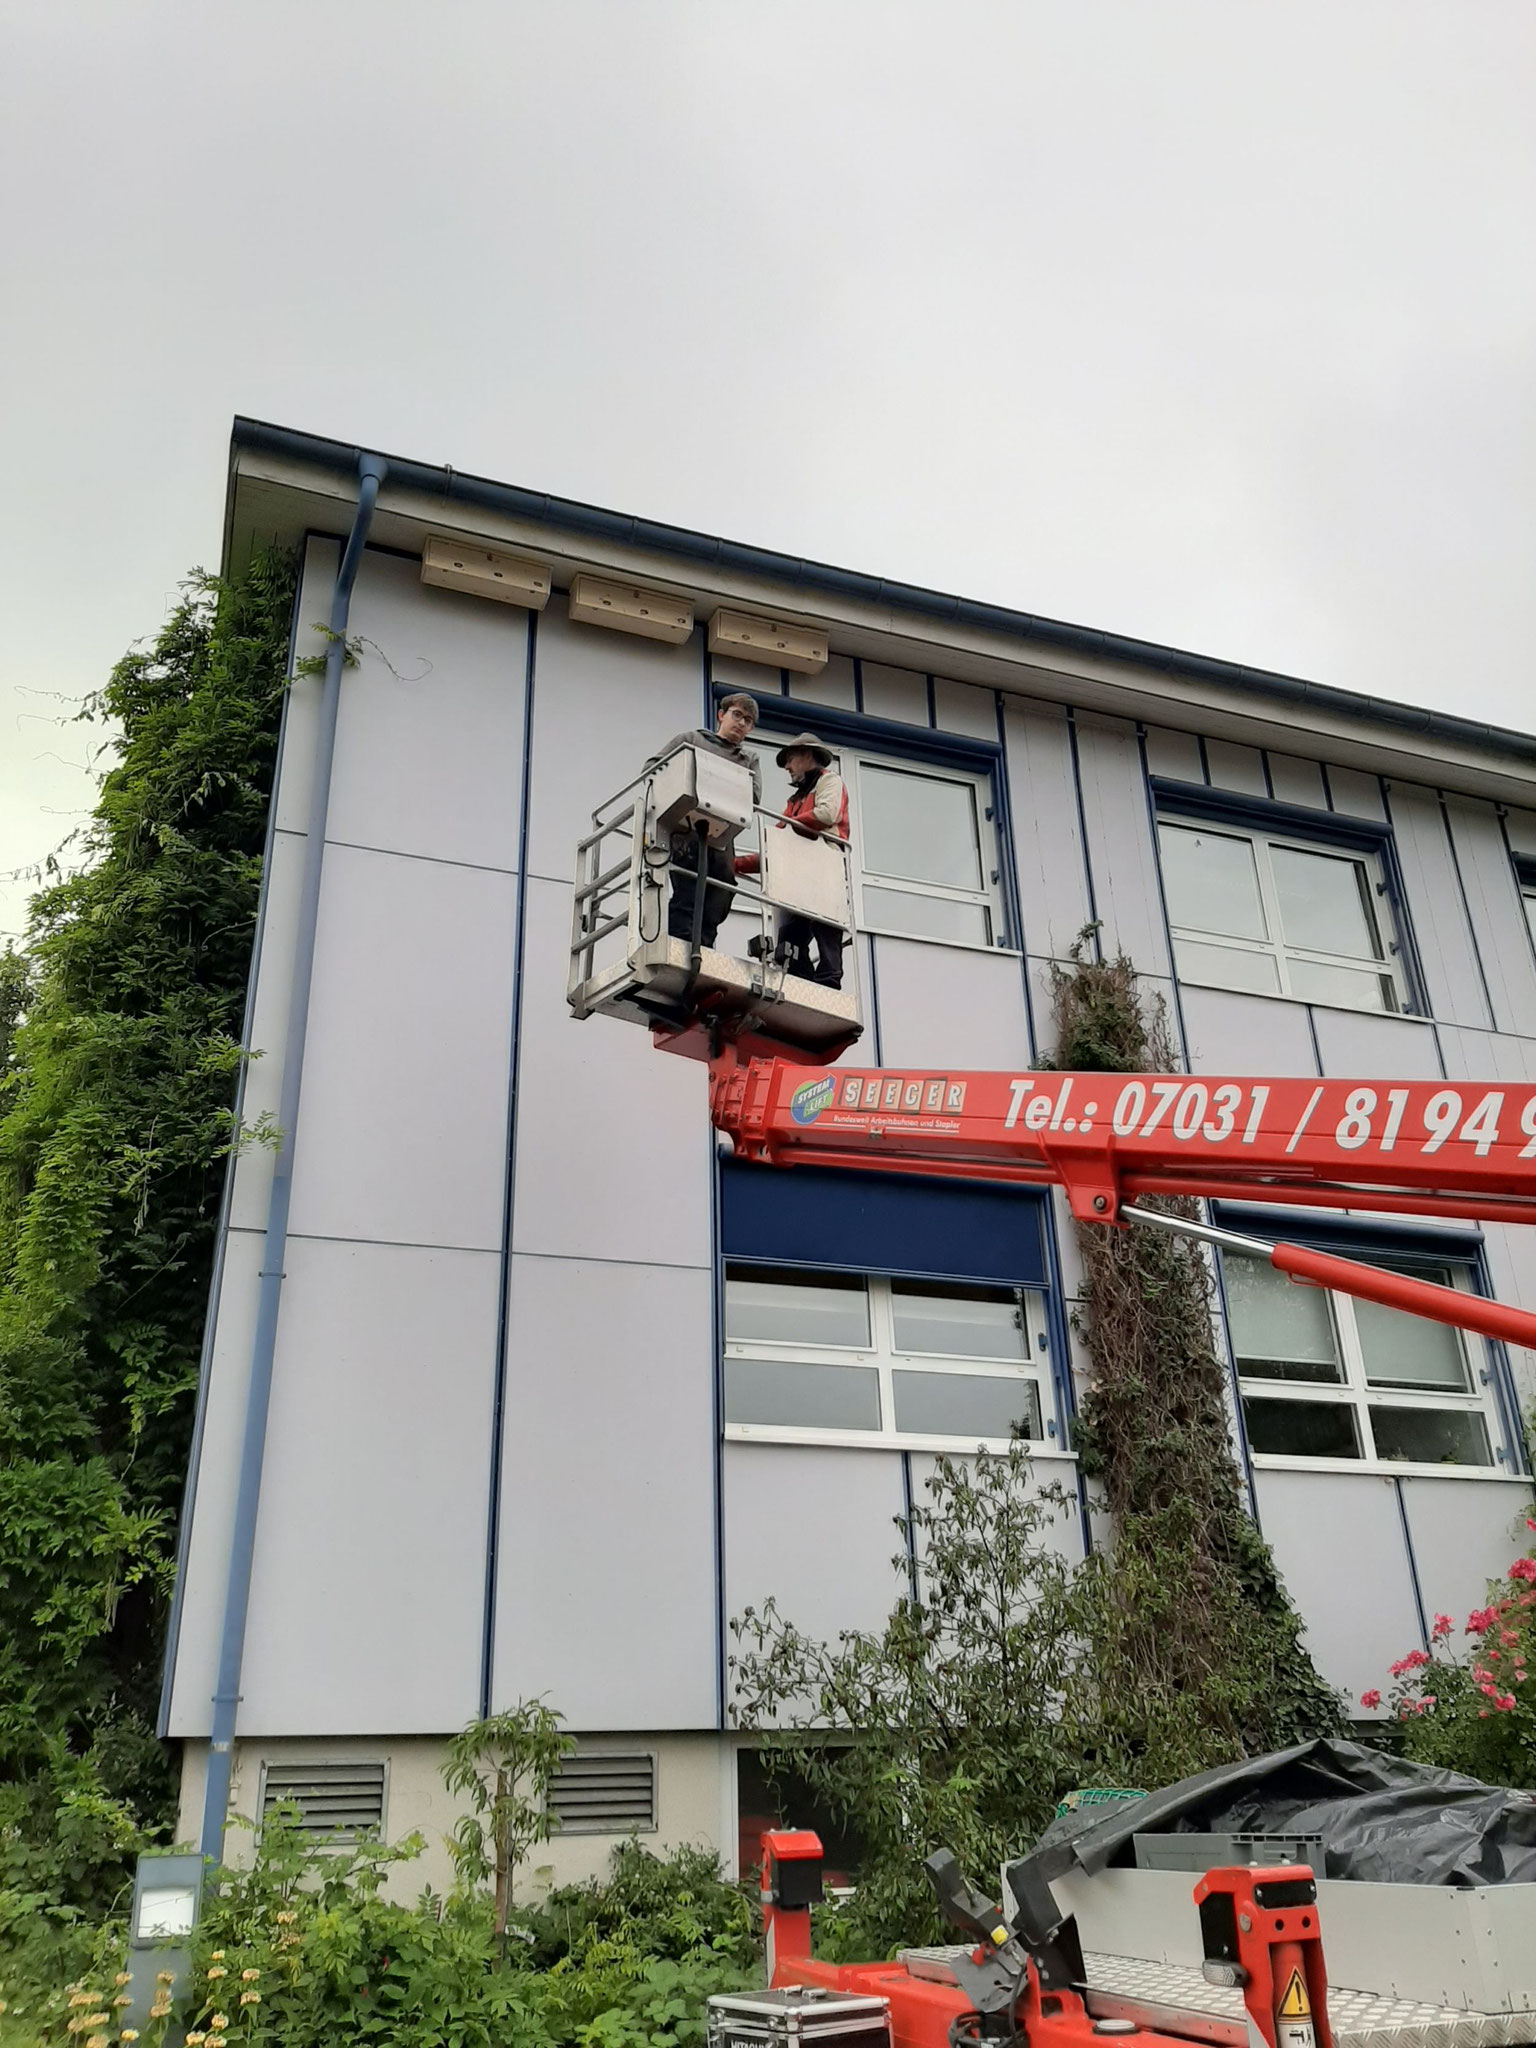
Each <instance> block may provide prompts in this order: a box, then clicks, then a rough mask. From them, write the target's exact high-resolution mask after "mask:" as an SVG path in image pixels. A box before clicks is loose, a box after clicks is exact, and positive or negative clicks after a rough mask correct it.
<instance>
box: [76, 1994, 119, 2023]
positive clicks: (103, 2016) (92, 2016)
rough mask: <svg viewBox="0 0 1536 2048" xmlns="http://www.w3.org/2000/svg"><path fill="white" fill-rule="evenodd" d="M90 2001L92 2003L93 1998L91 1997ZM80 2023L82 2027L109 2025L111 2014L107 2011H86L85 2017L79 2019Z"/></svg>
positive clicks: (93, 2002)
mask: <svg viewBox="0 0 1536 2048" xmlns="http://www.w3.org/2000/svg"><path fill="white" fill-rule="evenodd" d="M91 2003H92V2004H93V2005H94V2004H95V2000H94V1999H92V2001H91ZM80 2024H81V2026H82V2027H110V2026H111V2024H112V2015H111V2013H109V2012H93V2013H87V2015H86V2016H85V2018H84V2019H83V2020H81V2022H80Z"/></svg>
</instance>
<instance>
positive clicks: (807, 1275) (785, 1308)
mask: <svg viewBox="0 0 1536 2048" xmlns="http://www.w3.org/2000/svg"><path fill="white" fill-rule="evenodd" d="M1045 1365H1046V1345H1045V1323H1044V1316H1043V1312H1042V1308H1041V1302H1040V1297H1039V1296H1038V1295H1036V1294H1034V1293H1032V1292H1030V1291H1028V1290H1026V1289H1024V1288H1017V1287H996V1286H985V1285H982V1284H980V1283H976V1282H971V1281H959V1280H901V1279H893V1280H886V1279H878V1278H866V1277H865V1276H864V1275H863V1274H858V1273H811V1272H802V1271H799V1270H797V1269H794V1268H784V1267H774V1266H751V1265H737V1264H735V1263H732V1264H730V1265H728V1266H727V1267H726V1276H725V1420H726V1427H727V1432H728V1434H730V1435H732V1436H740V1437H764V1436H769V1437H775V1438H779V1439H782V1440H785V1441H791V1442H795V1441H809V1440H826V1439H832V1440H834V1441H837V1442H855V1443H869V1442H875V1441H880V1440H886V1441H890V1440H898V1439H899V1440H900V1441H902V1442H904V1443H910V1442H914V1441H919V1440H921V1441H924V1442H928V1441H933V1442H937V1443H939V1444H940V1445H941V1446H944V1447H951V1448H952V1447H954V1446H955V1445H964V1446H971V1447H974V1446H975V1445H977V1444H979V1443H1007V1442H1009V1441H1010V1440H1012V1439H1014V1438H1017V1437H1027V1438H1029V1439H1030V1440H1031V1441H1033V1442H1039V1441H1041V1439H1042V1438H1044V1437H1045V1436H1046V1435H1047V1434H1050V1435H1054V1434H1055V1431H1054V1425H1051V1426H1049V1427H1048V1425H1047V1423H1046V1422H1045V1420H1044V1419H1043V1418H1044V1416H1045V1415H1046V1413H1047V1412H1048V1405H1049V1404H1048V1395H1047V1390H1046V1388H1045V1386H1044V1383H1043V1376H1044V1372H1045Z"/></svg>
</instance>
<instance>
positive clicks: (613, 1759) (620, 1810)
mask: <svg viewBox="0 0 1536 2048" xmlns="http://www.w3.org/2000/svg"><path fill="white" fill-rule="evenodd" d="M549 1808H550V1811H551V1813H553V1814H555V1815H556V1816H557V1818H558V1819H559V1822H560V1828H561V1832H562V1833H564V1834H568V1835H627V1834H629V1833H631V1832H632V1831H635V1830H638V1831H639V1832H640V1833H642V1834H648V1833H650V1832H652V1831H653V1830H654V1828H655V1826H656V1759H655V1757H653V1756H568V1757H567V1758H566V1760H565V1762H564V1763H563V1764H562V1765H561V1766H560V1768H559V1770H558V1771H557V1772H556V1773H555V1775H554V1777H553V1778H552V1779H551V1780H550V1786H549Z"/></svg>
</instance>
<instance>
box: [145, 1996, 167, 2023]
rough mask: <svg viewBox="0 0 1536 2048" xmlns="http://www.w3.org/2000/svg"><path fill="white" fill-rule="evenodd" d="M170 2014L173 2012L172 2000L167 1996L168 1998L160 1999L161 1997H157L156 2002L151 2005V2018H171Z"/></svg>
mask: <svg viewBox="0 0 1536 2048" xmlns="http://www.w3.org/2000/svg"><path fill="white" fill-rule="evenodd" d="M170 2014H171V2001H170V2000H169V1999H168V1998H166V1999H159V1998H157V1999H156V2000H155V2002H154V2004H153V2005H152V2006H151V2007H150V2008H149V2016H150V2018H151V2019H152V2020H164V2019H169V2018H170Z"/></svg>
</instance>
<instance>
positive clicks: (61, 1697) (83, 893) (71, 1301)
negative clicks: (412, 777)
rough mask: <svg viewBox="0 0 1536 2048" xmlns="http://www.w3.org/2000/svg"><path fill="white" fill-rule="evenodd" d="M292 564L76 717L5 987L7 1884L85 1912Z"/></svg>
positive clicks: (249, 895) (213, 1115)
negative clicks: (91, 724) (82, 740)
mask: <svg viewBox="0 0 1536 2048" xmlns="http://www.w3.org/2000/svg"><path fill="white" fill-rule="evenodd" d="M292 601H293V565H292V563H291V562H290V561H289V560H288V559H287V558H286V557H280V556H267V557H262V558H259V559H258V560H257V561H255V562H254V563H253V564H252V566H251V568H250V570H249V571H248V572H247V574H246V575H245V576H244V577H243V578H242V579H241V580H240V581H239V582H238V583H232V584H225V583H221V582H219V581H218V580H217V579H215V578H212V577H208V576H203V575H200V574H199V575H195V576H194V577H193V578H192V579H191V580H190V582H189V583H188V584H187V586H186V588H185V591H184V593H183V596H182V598H181V601H180V602H179V603H178V604H177V605H176V607H175V608H174V610H173V611H172V613H171V616H170V618H169V619H168V621H167V622H166V625H165V627H164V629H163V630H162V632H161V633H160V635H159V637H158V638H157V639H156V641H155V642H154V644H153V646H152V647H150V648H149V649H147V650H142V651H136V652H134V653H132V654H130V655H128V656H126V657H125V658H124V659H123V660H122V661H121V662H119V663H118V665H117V667H116V668H115V669H114V671H113V673H112V676H111V678H110V680H109V682H108V683H107V685H106V687H105V688H104V689H103V690H102V691H101V692H100V693H99V695H98V696H97V697H96V698H95V699H93V700H92V701H91V702H90V703H89V704H88V705H87V707H86V710H87V713H88V715H91V716H94V717H98V718H103V719H106V720H108V721H110V722H111V723H112V724H113V725H114V726H115V728H116V730H117V732H118V733H119V735H120V737H119V738H118V740H117V741H116V743H115V748H114V753H115V758H114V762H113V765H112V766H111V767H110V768H109V770H108V772H107V773H106V775H105V776H104V778H103V780H102V784H101V793H100V797H99V800H98V802H97V805H96V809H95V812H94V814H93V817H92V819H91V822H90V824H89V825H88V826H87V828H86V830H85V833H84V837H83V846H82V849H81V850H82V852H83V855H84V861H83V865H82V867H81V869H80V871H79V872H78V873H76V874H73V875H70V876H68V877H66V878H62V879H60V878H58V877H57V875H55V878H54V879H53V880H52V881H51V883H50V885H49V886H47V887H45V888H44V889H43V890H42V891H41V892H40V893H39V894H38V895H37V896H36V897H34V899H33V903H32V911H31V926H30V930H29V934H28V939H27V945H26V951H25V955H24V957H22V956H15V955H12V956H9V957H8V958H7V960H6V962H5V964H4V971H3V972H0V1867H3V1873H4V1874H3V1879H0V1881H3V1882H4V1884H6V1885H7V1886H10V1887H11V1888H12V1889H13V1890H15V1889H21V1890H33V1891H36V1892H39V1893H40V1894H42V1895H44V1896H45V1897H47V1898H48V1899H49V1901H50V1902H51V1904H52V1905H53V1906H56V1907H63V1906H68V1905H76V1906H80V1907H82V1908H83V1909H85V1910H87V1911H90V1912H95V1913H99V1912H101V1911H102V1910H103V1909H104V1908H105V1906H106V1905H107V1904H108V1903H109V1901H110V1900H111V1898H112V1897H113V1896H114V1895H115V1894H116V1893H117V1891H118V1890H119V1889H120V1888H121V1886H122V1884H123V1882H124V1879H125V1876H126V1870H127V1861H128V1858H129V1856H130V1855H131V1853H132V1851H133V1849H134V1848H135V1847H136V1846H137V1841H138V1825H139V1823H153V1822H157V1821H163V1820H165V1819H167V1818H168V1816H169V1812H170V1808H171V1773H170V1767H169V1762H168V1759H167V1756H166V1754H165V1752H164V1751H163V1749H162V1747H161V1746H160V1745H159V1744H158V1743H157V1742H156V1741H155V1740H154V1733H153V1730H154V1707H155V1698H156V1693H157V1691H158V1684H159V1668H160V1654H161V1645H162V1640H163V1634H164V1616H165V1611H166V1602H167V1596H168V1593H169V1589H170V1579H171V1571H172V1559H173V1555H174V1547H175V1534H176V1527H175V1525H176V1516H177V1513H178V1509H179V1503H180V1498H181V1489H182V1484H183V1481H184V1478H185V1474H186V1464H187V1454H188V1446H189V1442H190V1435H191V1423H192V1406H193V1394H194V1389H195V1386H196V1381H197V1368H198V1356H199V1349H200V1345H201V1339H202V1327H203V1316H204V1312H205V1308H206V1302H207V1282H208V1274H209V1268H210V1261H211V1257H212V1249H213V1237H214V1229H215V1225H216V1221H217V1215H218V1205H219V1197H220V1191H221V1188H222V1184H223V1178H224V1171H225V1161H226V1158H227V1155H228V1152H229V1149H230V1146H231V1144H232V1143H234V1142H236V1135H235V1133H234V1132H233V1130H232V1123H231V1108H230V1105H231V1102H232V1099H233V1094H234V1086H235V1080H236V1075H237V1072H238V1069H239V1063H240V1057H241V1055H240V1047H239V1033H240V1028H241V1015H242V1011H243V1008H244V1002H245V988H246V976H247V971H248V968H249V962H250V949H251V940H252V934H253V930H254V921H255V915H256V904H257V894H258V890H259V886H260V878H261V856H262V845H263V837H264V831H265V820H266V811H267V799H268V795H269V792H270V789H271V784H272V766H273V758H274V754H275V749H276V740H277V730H278V722H279V714H280V711H281V707H282V700H283V692H284V688H285V671H286V667H287V646H288V634H289V621H290V617H291V612H292Z"/></svg>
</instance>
